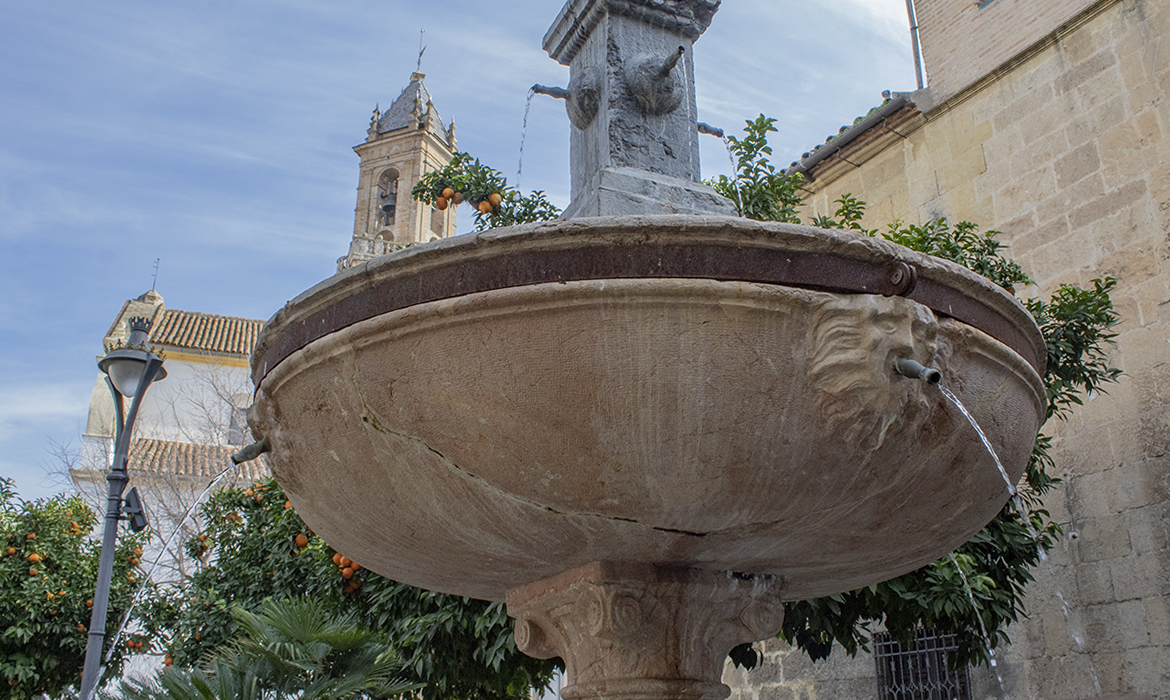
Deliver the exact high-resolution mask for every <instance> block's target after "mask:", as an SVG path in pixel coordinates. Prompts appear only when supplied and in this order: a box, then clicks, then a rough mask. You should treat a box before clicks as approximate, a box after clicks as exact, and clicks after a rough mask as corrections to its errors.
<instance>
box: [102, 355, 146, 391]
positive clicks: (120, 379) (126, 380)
mask: <svg viewBox="0 0 1170 700" xmlns="http://www.w3.org/2000/svg"><path fill="white" fill-rule="evenodd" d="M105 369H106V372H107V373H108V374H109V375H110V381H111V382H113V383H114V388H115V389H117V390H118V393H119V394H121V395H122V396H125V397H127V398H130V397H133V396H134V392H136V391H138V382H139V380H141V379H142V372H143V371H144V370H145V369H146V360H144V359H139V358H136V357H118V358H113V359H111V360H110V362H109V364H107V365H106V368H105Z"/></svg>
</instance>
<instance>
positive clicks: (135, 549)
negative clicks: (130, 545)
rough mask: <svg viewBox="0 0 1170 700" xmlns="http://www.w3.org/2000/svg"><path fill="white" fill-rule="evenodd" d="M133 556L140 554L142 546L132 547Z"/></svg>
mask: <svg viewBox="0 0 1170 700" xmlns="http://www.w3.org/2000/svg"><path fill="white" fill-rule="evenodd" d="M134 556H136V557H140V556H142V547H135V548H134Z"/></svg>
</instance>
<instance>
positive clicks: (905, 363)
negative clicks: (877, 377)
mask: <svg viewBox="0 0 1170 700" xmlns="http://www.w3.org/2000/svg"><path fill="white" fill-rule="evenodd" d="M894 371H895V372H897V373H898V374H900V375H902V376H903V377H909V378H911V379H921V380H922V381H924V382H926V383H927V384H938V383H939V382H940V381H942V372H939V371H938V370H937V369H935V368H933V367H923V366H922V365H921V364H919V363H917V362H915V361H914V360H911V359H910V358H908V357H897V358H894Z"/></svg>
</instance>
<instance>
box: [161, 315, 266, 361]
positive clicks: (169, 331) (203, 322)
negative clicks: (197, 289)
mask: <svg viewBox="0 0 1170 700" xmlns="http://www.w3.org/2000/svg"><path fill="white" fill-rule="evenodd" d="M263 325H264V322H263V321H260V320H258V319H252V318H238V317H235V316H220V315H218V314H204V313H197V312H195V311H178V310H174V309H167V310H166V311H165V312H164V313H163V315H162V318H161V319H160V320H159V321H158V322H157V324H156V325H155V326H154V328H152V329H151V333H150V342H151V344H152V345H159V346H162V347H163V348H164V349H165V348H167V347H172V348H178V349H182V350H201V351H204V352H217V353H224V354H231V355H251V354H252V348H254V347H255V346H256V336H258V335H259V334H260V328H261V327H262V326H263Z"/></svg>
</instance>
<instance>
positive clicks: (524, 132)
mask: <svg viewBox="0 0 1170 700" xmlns="http://www.w3.org/2000/svg"><path fill="white" fill-rule="evenodd" d="M535 94H536V90H533V89H529V91H528V100H527V101H525V103H524V125H523V126H521V127H520V161H519V162H518V163H517V164H516V184H515V185H514V187H515V188H516V189H517V191H518V190H519V189H520V174H521V173H523V172H524V139H525V138H526V137H527V136H528V110H530V109H532V97H533V95H535Z"/></svg>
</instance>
